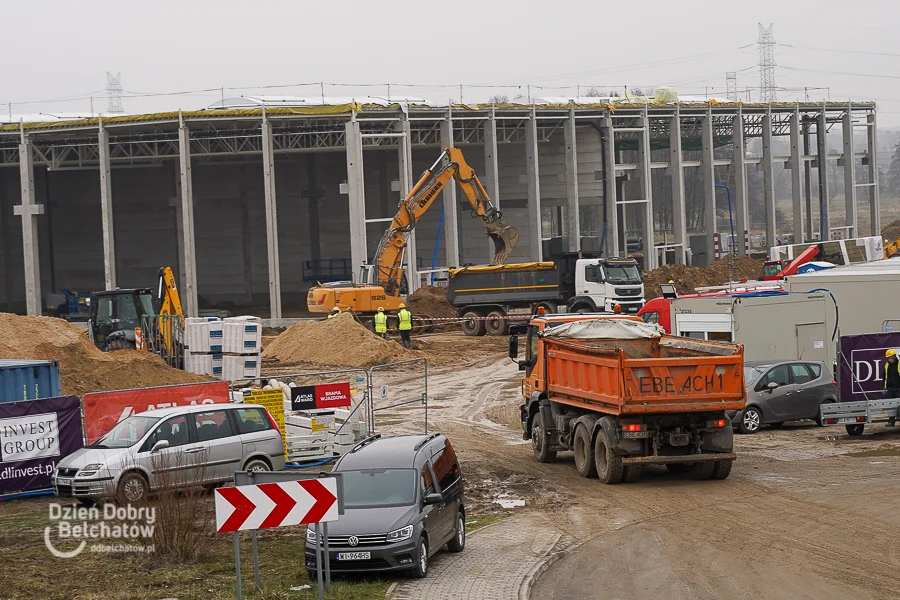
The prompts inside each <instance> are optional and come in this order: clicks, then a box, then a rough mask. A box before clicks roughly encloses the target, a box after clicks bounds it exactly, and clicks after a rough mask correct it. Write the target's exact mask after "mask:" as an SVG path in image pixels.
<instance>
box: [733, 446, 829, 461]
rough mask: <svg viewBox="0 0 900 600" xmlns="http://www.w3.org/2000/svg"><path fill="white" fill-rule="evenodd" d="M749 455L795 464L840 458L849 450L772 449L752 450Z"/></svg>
mask: <svg viewBox="0 0 900 600" xmlns="http://www.w3.org/2000/svg"><path fill="white" fill-rule="evenodd" d="M747 454H750V455H753V456H762V457H765V458H772V459H774V460H781V461H786V462H793V461H797V460H812V459H815V458H825V457H828V456H838V455H841V454H847V450H845V449H830V450H824V449H823V450H795V449H791V448H772V449H768V450H752V451H750V452H747Z"/></svg>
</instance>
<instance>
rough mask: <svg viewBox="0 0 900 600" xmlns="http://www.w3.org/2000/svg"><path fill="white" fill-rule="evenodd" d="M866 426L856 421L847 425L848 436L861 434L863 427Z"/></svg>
mask: <svg viewBox="0 0 900 600" xmlns="http://www.w3.org/2000/svg"><path fill="white" fill-rule="evenodd" d="M865 428H866V426H865V424H863V423H856V424H854V425H847V435H849V436H850V437H859V436H861V435H862V434H863V429H865Z"/></svg>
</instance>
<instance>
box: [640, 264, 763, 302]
mask: <svg viewBox="0 0 900 600" xmlns="http://www.w3.org/2000/svg"><path fill="white" fill-rule="evenodd" d="M761 272H762V261H758V260H753V259H752V258H747V257H743V256H741V257H735V258H732V257H726V258H724V259H722V260H718V261H716V262H714V263H713V264H712V265H710V266H709V268H706V269H700V268H697V267H686V266H685V265H665V266H663V267H659V268H658V269H654V270H652V271H650V272H648V273H644V275H643V276H644V297H645V298H647V300H650V299H651V298H656V297H657V296H659V284H661V283H668V282H669V280H673V281H674V282H675V288H676V289H677V290H678V293H679V294H693V293H694V288H697V287H705V286H710V285H724V284H726V283H728V282H729V281H749V280H756V279H759V276H760V273H761Z"/></svg>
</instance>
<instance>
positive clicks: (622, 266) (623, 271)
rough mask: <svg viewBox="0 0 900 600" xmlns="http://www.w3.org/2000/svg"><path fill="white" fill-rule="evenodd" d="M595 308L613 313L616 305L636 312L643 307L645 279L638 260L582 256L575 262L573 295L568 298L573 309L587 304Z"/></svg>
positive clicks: (577, 309) (579, 309) (629, 311)
mask: <svg viewBox="0 0 900 600" xmlns="http://www.w3.org/2000/svg"><path fill="white" fill-rule="evenodd" d="M591 303H592V304H593V305H594V306H596V310H599V311H603V312H612V311H613V307H614V306H615V305H617V304H618V305H619V306H620V307H621V309H622V314H637V313H638V311H639V310H641V307H642V306H644V282H643V281H642V280H641V272H640V270H639V269H638V266H637V262H636V261H635V260H634V259H631V258H620V259H617V258H582V259H578V260H577V261H576V263H575V296H574V298H573V299H572V300H571V301H570V303H569V304H570V306H571V310H572V311H573V312H593V311H588V310H583V309H582V307H583V306H585V305H586V304H591Z"/></svg>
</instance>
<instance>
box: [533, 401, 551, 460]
mask: <svg viewBox="0 0 900 600" xmlns="http://www.w3.org/2000/svg"><path fill="white" fill-rule="evenodd" d="M531 449H532V450H533V451H534V460H536V461H538V462H539V463H549V462H553V461H554V460H556V450H551V449H550V436H549V435H548V434H547V433H546V432H544V420H543V419H542V418H541V413H540V411H538V413H537V414H536V415H534V421H532V423H531Z"/></svg>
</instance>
